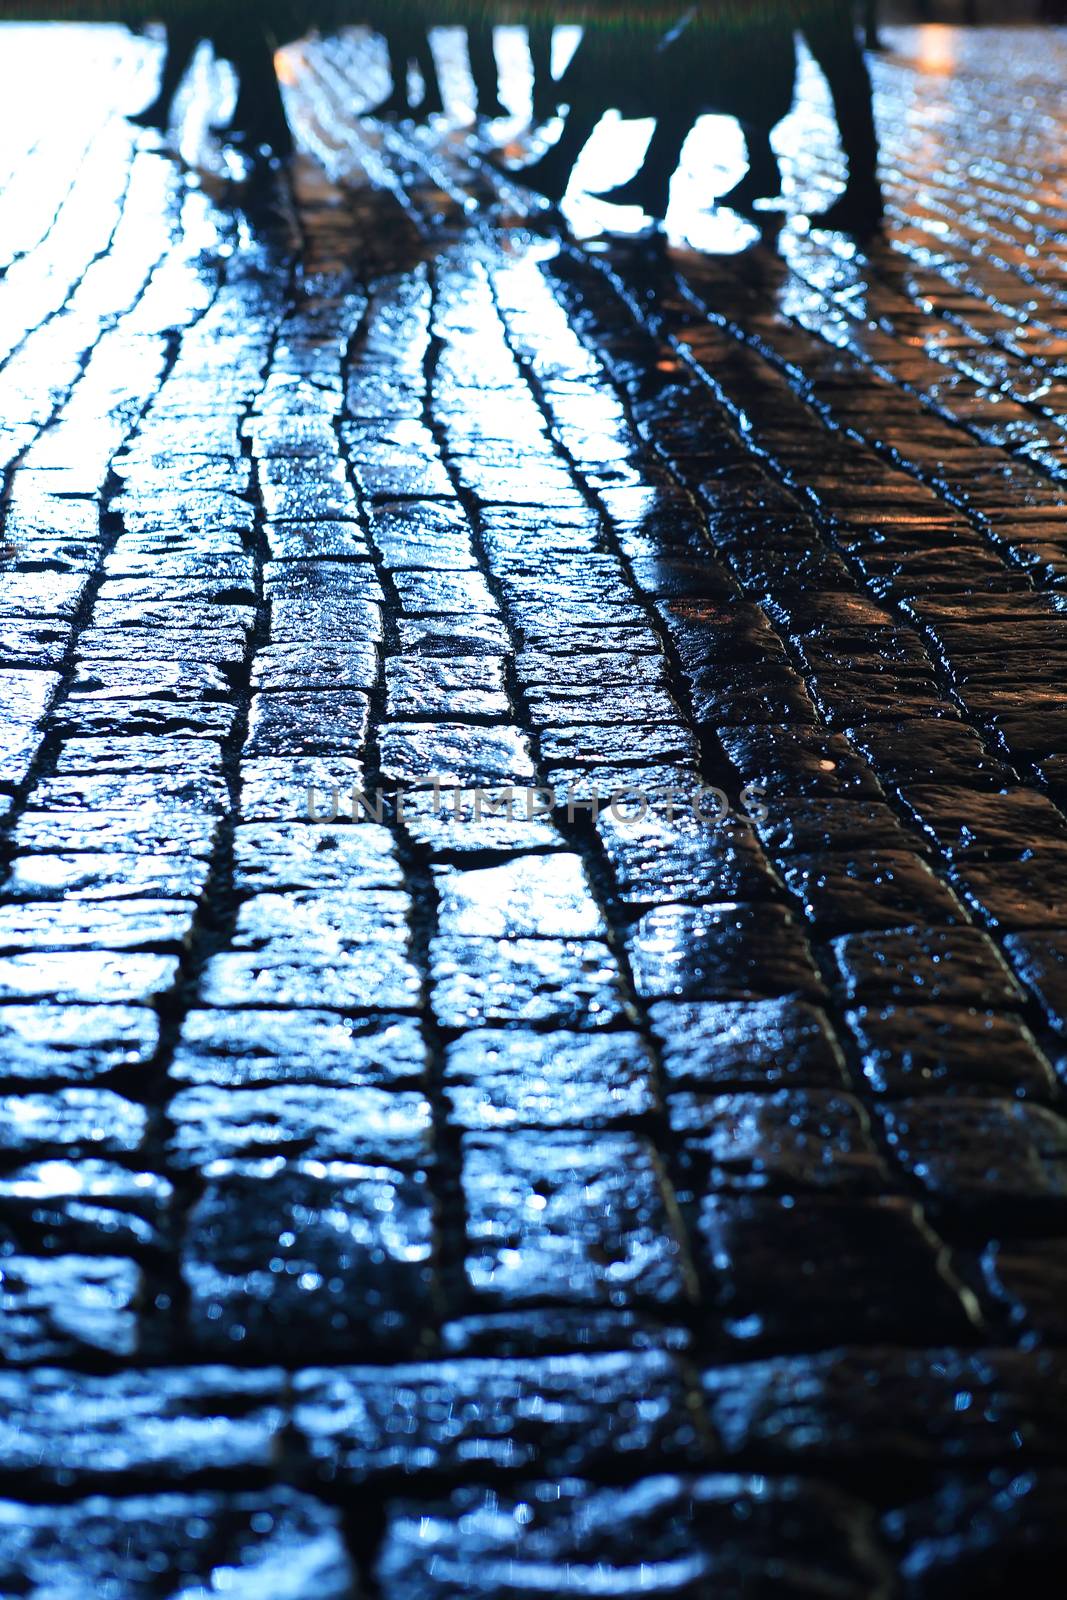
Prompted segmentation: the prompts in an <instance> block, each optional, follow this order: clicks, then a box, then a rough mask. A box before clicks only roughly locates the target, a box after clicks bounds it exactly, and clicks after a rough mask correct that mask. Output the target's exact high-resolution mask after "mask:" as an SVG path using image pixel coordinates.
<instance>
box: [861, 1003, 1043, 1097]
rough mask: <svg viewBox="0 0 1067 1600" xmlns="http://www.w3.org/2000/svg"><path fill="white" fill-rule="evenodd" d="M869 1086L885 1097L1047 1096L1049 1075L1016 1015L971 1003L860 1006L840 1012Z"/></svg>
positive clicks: (1036, 1048)
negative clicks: (968, 1005) (978, 1007)
mask: <svg viewBox="0 0 1067 1600" xmlns="http://www.w3.org/2000/svg"><path fill="white" fill-rule="evenodd" d="M845 1022H846V1024H847V1026H848V1028H849V1031H850V1032H851V1034H852V1037H853V1038H854V1039H855V1041H856V1047H857V1049H858V1052H859V1058H860V1070H861V1071H862V1073H863V1076H864V1078H865V1079H866V1082H867V1084H868V1086H869V1088H870V1089H872V1090H873V1091H874V1092H875V1093H876V1094H884V1095H891V1096H894V1097H896V1096H917V1095H927V1094H934V1095H965V1096H968V1097H975V1096H986V1095H988V1096H992V1097H994V1098H995V1097H997V1096H1005V1097H1007V1096H1019V1097H1022V1096H1026V1097H1027V1098H1031V1097H1033V1098H1036V1099H1038V1100H1047V1099H1051V1098H1052V1097H1053V1095H1054V1093H1055V1079H1054V1077H1053V1074H1052V1069H1051V1067H1050V1066H1049V1063H1048V1061H1047V1060H1046V1058H1045V1056H1044V1055H1043V1054H1042V1052H1041V1051H1040V1050H1039V1048H1038V1046H1037V1043H1036V1041H1035V1039H1034V1036H1033V1034H1032V1033H1031V1032H1030V1030H1029V1028H1027V1027H1026V1025H1025V1023H1023V1022H1022V1021H1020V1019H1019V1018H1018V1017H1013V1016H1005V1015H1004V1014H1002V1013H999V1012H996V1011H982V1010H976V1009H975V1008H974V1007H973V1006H971V1007H967V1006H959V1005H926V1006H907V1005H903V1006H900V1005H889V1006H881V1007H879V1006H861V1007H860V1008H859V1009H858V1010H855V1011H849V1012H847V1013H846V1016H845Z"/></svg>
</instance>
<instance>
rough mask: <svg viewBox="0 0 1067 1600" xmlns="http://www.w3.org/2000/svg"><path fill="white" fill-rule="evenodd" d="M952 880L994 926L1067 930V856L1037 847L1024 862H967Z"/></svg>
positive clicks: (977, 912) (979, 912)
mask: <svg viewBox="0 0 1067 1600" xmlns="http://www.w3.org/2000/svg"><path fill="white" fill-rule="evenodd" d="M951 877H952V883H953V886H954V887H955V888H956V890H957V891H958V893H959V895H960V896H961V898H962V899H963V900H965V901H966V902H967V904H968V905H970V906H972V907H973V909H974V911H975V914H976V916H977V917H978V919H979V920H981V921H982V922H984V923H985V924H986V926H987V927H989V928H997V929H1001V930H1006V929H1022V928H1063V927H1067V852H1062V851H1058V850H1056V851H1053V850H1040V849H1038V850H1030V851H1028V852H1027V855H1026V859H1025V860H1023V861H990V862H974V863H971V862H968V863H967V864H966V865H965V866H961V867H957V868H956V870H955V871H954V872H953V873H952V875H951Z"/></svg>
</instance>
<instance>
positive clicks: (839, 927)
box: [782, 850, 967, 933]
mask: <svg viewBox="0 0 1067 1600" xmlns="http://www.w3.org/2000/svg"><path fill="white" fill-rule="evenodd" d="M782 874H783V876H784V878H785V881H786V884H787V885H788V887H789V889H790V890H791V891H792V893H793V894H794V895H795V896H796V897H797V899H798V900H799V901H800V902H801V906H802V908H803V911H804V915H805V916H806V918H807V920H808V921H809V922H810V923H812V924H813V926H814V927H815V928H817V929H818V930H819V931H820V932H823V933H840V932H842V931H843V930H845V929H855V930H864V929H881V928H907V927H929V926H931V925H933V926H937V925H939V924H942V925H951V924H953V923H958V922H965V921H966V920H967V914H966V912H965V911H964V909H963V907H962V906H961V905H960V903H959V901H958V900H957V899H956V896H955V895H954V894H953V893H952V890H951V889H949V888H947V887H946V885H945V884H943V883H941V882H940V881H939V879H937V878H935V876H934V874H933V873H932V872H931V870H930V868H929V867H928V866H927V864H926V862H925V861H924V860H923V859H922V857H921V856H919V855H915V854H913V853H912V852H911V851H903V850H900V851H897V850H886V851H880V850H864V851H854V852H848V853H846V852H844V851H841V852H839V853H834V854H831V855H829V856H824V855H822V854H817V855H796V856H790V857H789V858H788V860H786V861H785V862H784V863H783V866H782Z"/></svg>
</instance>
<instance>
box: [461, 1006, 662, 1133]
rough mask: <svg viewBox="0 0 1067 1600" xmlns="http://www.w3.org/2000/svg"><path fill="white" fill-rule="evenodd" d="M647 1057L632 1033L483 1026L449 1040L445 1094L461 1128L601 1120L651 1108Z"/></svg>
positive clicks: (654, 1105) (655, 1103)
mask: <svg viewBox="0 0 1067 1600" xmlns="http://www.w3.org/2000/svg"><path fill="white" fill-rule="evenodd" d="M652 1072H653V1064H652V1060H651V1057H650V1056H649V1054H648V1051H647V1049H646V1047H645V1045H644V1044H643V1043H642V1041H641V1040H640V1038H639V1037H638V1036H637V1035H636V1034H633V1033H601V1034H581V1033H563V1032H552V1033H548V1034H546V1033H536V1032H533V1031H532V1030H529V1029H517V1028H509V1029H507V1030H501V1029H495V1028H486V1029H482V1030H481V1031H479V1032H476V1033H467V1034H464V1035H463V1036H462V1037H461V1038H459V1039H456V1040H455V1041H454V1042H453V1043H452V1044H450V1045H449V1046H448V1048H447V1051H446V1058H445V1098H446V1100H447V1102H448V1104H449V1107H450V1114H451V1120H452V1121H453V1122H455V1123H456V1124H457V1125H458V1126H459V1127H461V1128H467V1129H471V1130H473V1131H475V1132H492V1131H495V1130H497V1129H508V1128H521V1127H532V1128H560V1127H575V1128H601V1127H610V1126H611V1125H612V1124H613V1123H618V1122H627V1121H629V1120H630V1119H632V1118H635V1117H643V1116H647V1115H649V1114H650V1113H653V1114H654V1113H655V1112H656V1111H658V1110H659V1098H658V1096H657V1094H656V1091H655V1089H654V1087H653V1081H652Z"/></svg>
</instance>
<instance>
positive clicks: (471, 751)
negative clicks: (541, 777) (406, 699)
mask: <svg viewBox="0 0 1067 1600" xmlns="http://www.w3.org/2000/svg"><path fill="white" fill-rule="evenodd" d="M381 772H382V777H383V779H385V780H387V781H389V780H393V781H395V782H396V783H398V784H401V785H411V786H416V785H418V786H420V787H422V788H426V787H428V786H429V785H430V784H432V783H433V782H434V781H435V780H437V781H438V782H440V783H441V784H443V785H445V786H446V787H455V786H459V787H462V788H473V787H475V786H478V785H481V786H486V785H488V786H492V785H499V784H502V783H503V784H508V783H515V784H520V785H522V784H533V783H535V782H536V778H535V774H534V765H533V759H532V757H531V755H530V749H529V744H528V741H527V739H526V736H525V734H523V733H521V732H520V731H519V729H518V728H510V727H496V728H480V727H476V726H474V725H469V726H468V725H464V724H462V723H449V722H438V723H433V722H425V723H420V722H408V723H403V722H400V723H387V724H386V726H385V727H384V728H383V729H382V735H381Z"/></svg>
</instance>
